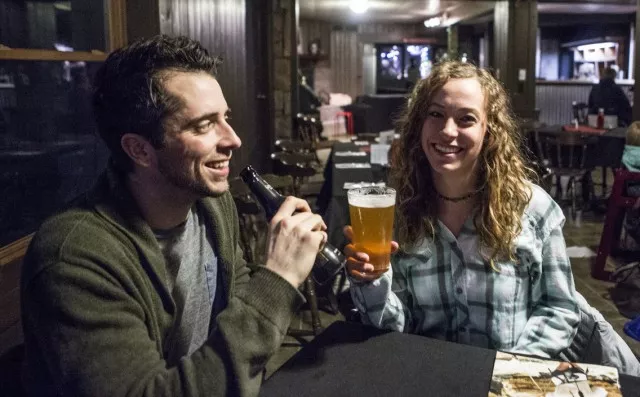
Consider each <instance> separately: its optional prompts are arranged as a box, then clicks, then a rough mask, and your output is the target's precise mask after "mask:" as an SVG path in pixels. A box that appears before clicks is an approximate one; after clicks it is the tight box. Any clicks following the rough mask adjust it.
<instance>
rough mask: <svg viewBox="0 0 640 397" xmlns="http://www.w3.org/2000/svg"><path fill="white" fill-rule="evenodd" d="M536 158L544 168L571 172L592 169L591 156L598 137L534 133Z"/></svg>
mask: <svg viewBox="0 0 640 397" xmlns="http://www.w3.org/2000/svg"><path fill="white" fill-rule="evenodd" d="M535 140H536V146H537V151H538V157H539V159H540V160H541V162H542V165H543V166H545V167H552V168H563V169H573V170H578V169H579V170H586V169H591V168H593V164H592V160H593V157H592V156H591V154H592V153H593V152H594V147H595V145H597V144H598V137H595V136H587V135H581V134H577V133H574V132H561V133H544V132H541V131H536V137H535Z"/></svg>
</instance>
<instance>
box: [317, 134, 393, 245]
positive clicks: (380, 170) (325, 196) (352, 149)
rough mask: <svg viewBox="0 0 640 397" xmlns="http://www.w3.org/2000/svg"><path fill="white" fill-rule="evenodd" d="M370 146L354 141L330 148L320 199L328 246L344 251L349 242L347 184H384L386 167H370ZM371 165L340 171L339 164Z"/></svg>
mask: <svg viewBox="0 0 640 397" xmlns="http://www.w3.org/2000/svg"><path fill="white" fill-rule="evenodd" d="M369 151H370V145H369V144H366V145H358V144H356V143H353V142H336V143H335V144H334V145H333V148H332V149H331V153H330V155H329V160H328V161H327V164H326V167H325V170H324V184H323V186H322V189H321V191H320V195H319V196H318V201H317V205H318V209H319V211H320V213H321V214H322V216H323V219H324V221H325V223H326V224H327V233H328V235H329V243H331V244H332V245H333V246H335V247H338V248H340V249H341V248H342V247H343V246H344V244H345V243H346V239H345V237H344V235H343V233H342V228H343V227H344V226H346V225H348V224H349V204H348V202H347V191H346V190H345V189H344V184H345V183H346V182H381V181H382V182H385V181H386V180H387V168H386V167H383V166H381V165H377V164H370V159H371V157H370V153H369ZM340 153H343V154H344V153H362V154H363V155H352V156H349V155H339V154H340ZM346 163H356V164H370V165H371V167H370V168H339V167H340V166H337V164H346Z"/></svg>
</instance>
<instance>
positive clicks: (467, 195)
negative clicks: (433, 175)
mask: <svg viewBox="0 0 640 397" xmlns="http://www.w3.org/2000/svg"><path fill="white" fill-rule="evenodd" d="M433 191H434V192H436V196H438V198H441V199H443V200H446V201H451V202H454V203H458V202H460V201H464V200H468V199H470V198H471V197H473V196H475V195H476V194H478V193H480V192H481V191H482V189H478V190H476V191H473V192H471V193H467V194H465V195H464V196H459V197H447V196H443V195H442V194H440V193H439V192H438V191H437V190H435V189H433Z"/></svg>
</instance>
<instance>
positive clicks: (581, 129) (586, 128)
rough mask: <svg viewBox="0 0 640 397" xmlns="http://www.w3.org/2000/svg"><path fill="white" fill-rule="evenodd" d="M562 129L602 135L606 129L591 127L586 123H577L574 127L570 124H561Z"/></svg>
mask: <svg viewBox="0 0 640 397" xmlns="http://www.w3.org/2000/svg"><path fill="white" fill-rule="evenodd" d="M562 131H567V132H578V133H580V134H591V135H602V134H604V133H605V132H607V130H605V129H604V128H593V127H589V126H588V125H578V127H575V126H573V125H571V124H567V125H563V126H562Z"/></svg>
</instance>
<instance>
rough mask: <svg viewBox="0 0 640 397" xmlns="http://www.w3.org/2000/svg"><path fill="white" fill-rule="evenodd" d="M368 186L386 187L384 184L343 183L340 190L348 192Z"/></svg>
mask: <svg viewBox="0 0 640 397" xmlns="http://www.w3.org/2000/svg"><path fill="white" fill-rule="evenodd" d="M369 186H378V187H385V186H387V185H386V184H385V183H384V182H345V183H344V185H343V186H342V188H343V189H345V190H349V189H358V188H361V187H369Z"/></svg>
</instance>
